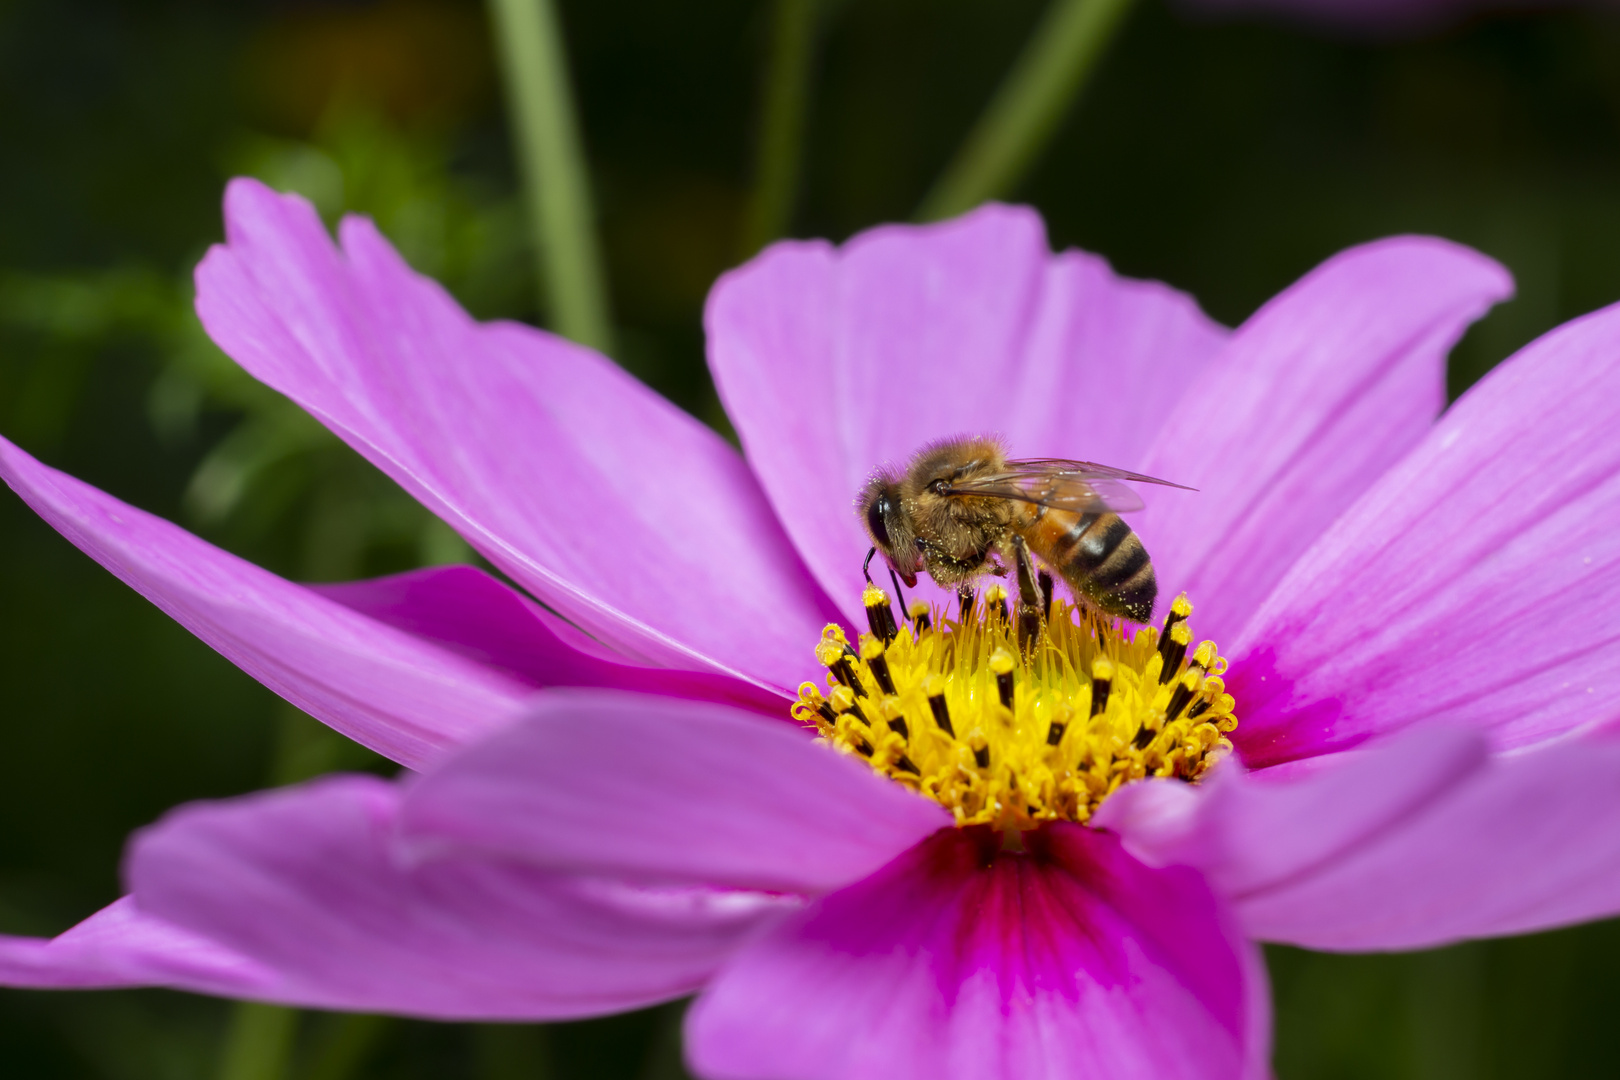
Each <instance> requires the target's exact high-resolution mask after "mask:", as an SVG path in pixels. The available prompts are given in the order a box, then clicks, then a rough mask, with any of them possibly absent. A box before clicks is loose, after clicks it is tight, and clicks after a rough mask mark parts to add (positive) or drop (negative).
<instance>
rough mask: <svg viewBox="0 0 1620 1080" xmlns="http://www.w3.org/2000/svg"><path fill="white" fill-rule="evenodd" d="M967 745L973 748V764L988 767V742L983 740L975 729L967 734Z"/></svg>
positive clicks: (983, 767)
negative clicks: (970, 733)
mask: <svg viewBox="0 0 1620 1080" xmlns="http://www.w3.org/2000/svg"><path fill="white" fill-rule="evenodd" d="M968 746H969V747H970V748H971V749H972V750H973V764H975V765H977V766H978V767H979V768H981V769H988V768H989V767H990V744H989V743H988V742H986V741H985V739H984V736H983V735H980V734H979V733H978V732H977V731H975V732H974V733H973V734H972V735H970V736H968Z"/></svg>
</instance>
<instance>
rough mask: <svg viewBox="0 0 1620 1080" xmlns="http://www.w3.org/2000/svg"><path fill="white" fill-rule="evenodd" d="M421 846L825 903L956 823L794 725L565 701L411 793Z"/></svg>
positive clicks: (607, 699)
mask: <svg viewBox="0 0 1620 1080" xmlns="http://www.w3.org/2000/svg"><path fill="white" fill-rule="evenodd" d="M409 790H410V794H409V796H408V797H407V799H406V801H405V805H404V807H403V809H402V812H401V822H402V825H403V827H404V828H405V830H406V832H407V833H408V834H409V835H410V837H411V838H412V841H413V843H414V844H416V845H417V846H419V847H420V848H421V849H422V850H424V851H428V852H432V851H434V850H436V849H437V848H438V847H439V846H440V845H444V844H449V845H451V846H453V847H454V848H456V849H457V850H471V851H480V852H484V853H486V854H490V855H498V856H502V857H507V858H512V859H517V860H522V861H525V862H528V863H531V864H533V865H536V866H540V867H543V868H545V869H548V870H553V871H569V872H583V873H591V874H603V875H609V876H623V877H628V878H630V879H632V880H643V881H658V882H675V883H705V884H713V885H723V886H730V887H736V888H745V889H765V890H774V891H787V892H811V893H815V892H823V891H826V890H828V889H835V888H838V887H840V886H842V885H844V884H847V883H848V882H850V881H853V880H856V879H857V878H860V877H863V876H865V875H866V874H869V873H871V872H872V871H873V870H876V869H877V868H878V867H880V866H882V865H883V864H884V863H886V862H888V861H889V860H890V859H891V858H893V857H894V856H895V855H896V854H897V853H899V852H901V851H904V850H905V849H906V848H908V847H910V846H911V845H912V844H914V843H916V842H917V841H918V840H920V839H922V838H923V837H924V836H927V835H928V834H929V833H931V832H933V831H934V830H936V829H939V828H942V827H944V826H947V825H949V824H950V821H951V818H950V815H949V814H947V813H946V812H945V811H944V810H943V809H942V808H941V807H940V806H939V805H938V804H936V803H933V802H930V801H928V800H926V799H924V798H921V797H920V796H917V795H914V794H912V793H911V792H909V791H907V790H906V789H905V788H903V787H901V786H900V785H899V784H896V783H893V782H891V781H889V780H885V779H883V778H882V777H880V776H878V775H877V774H876V773H874V772H873V771H872V770H871V769H870V768H869V767H868V766H867V765H865V764H864V763H862V762H859V761H857V760H855V759H854V758H850V757H845V756H843V755H841V754H839V753H837V752H836V751H834V750H832V749H831V748H830V747H827V746H822V745H817V744H815V743H813V742H812V741H811V740H809V739H808V738H805V737H804V735H803V734H802V733H800V732H797V731H794V730H793V729H792V728H790V727H788V726H787V725H780V724H762V723H760V722H759V720H758V718H757V717H755V716H753V715H752V714H750V713H744V712H739V711H737V710H735V709H731V708H727V707H726V706H723V705H715V704H708V703H702V702H693V701H676V700H672V699H666V698H655V697H647V696H643V695H639V694H625V693H616V692H611V691H603V690H556V691H550V692H547V693H546V694H545V695H543V696H542V697H541V698H540V699H539V700H538V702H537V704H536V707H535V710H534V712H533V713H532V714H531V716H530V717H529V718H528V719H527V720H526V721H524V722H523V723H522V724H520V725H517V726H515V727H513V728H511V729H510V730H508V731H506V732H503V733H501V734H500V735H498V736H496V737H494V738H492V739H490V740H489V741H487V742H485V743H482V744H480V745H479V746H477V747H474V748H472V749H470V750H468V751H467V752H465V753H463V754H461V755H459V756H458V757H456V758H455V759H454V760H452V761H450V762H447V763H446V765H445V766H444V767H443V768H441V769H438V770H437V771H435V772H433V773H430V774H428V775H426V776H423V777H419V778H417V779H416V780H415V782H414V783H413V784H412V786H411V787H410V789H409Z"/></svg>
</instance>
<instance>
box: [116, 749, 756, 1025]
mask: <svg viewBox="0 0 1620 1080" xmlns="http://www.w3.org/2000/svg"><path fill="white" fill-rule="evenodd" d="M397 806H398V789H397V788H395V787H394V786H392V785H389V784H386V783H384V782H382V781H380V780H376V779H373V778H370V777H335V778H330V779H327V780H322V781H317V782H315V783H313V784H310V785H306V786H304V787H302V788H291V789H283V790H280V791H276V792H271V793H265V794H260V795H256V796H250V797H248V798H244V799H236V800H232V801H229V802H223V803H214V804H196V805H193V806H190V807H186V808H183V809H181V810H179V811H176V812H175V813H173V814H171V815H170V816H169V817H168V818H166V819H165V820H164V821H163V822H161V823H160V824H158V825H156V826H154V827H153V828H151V829H148V830H146V831H145V832H144V833H142V834H140V835H139V836H138V838H137V839H136V841H135V843H134V845H133V847H132V851H131V856H130V860H129V867H128V876H129V879H130V882H131V884H132V886H133V888H134V893H135V896H136V899H137V901H138V902H139V903H140V905H141V907H142V909H143V910H145V911H150V912H152V913H154V914H155V915H157V916H158V917H161V918H164V919H167V920H170V921H172V922H173V923H176V924H178V925H181V926H184V927H186V928H188V929H190V930H192V931H193V932H195V933H199V934H203V935H206V936H207V937H208V938H209V939H212V940H215V941H219V942H222V943H224V944H225V945H226V946H228V947H229V948H231V949H234V950H236V951H237V952H239V953H241V954H243V955H245V956H248V957H251V958H252V960H253V961H254V962H255V963H257V964H259V965H261V966H262V967H264V968H267V969H269V970H271V971H273V972H274V973H275V975H276V982H275V983H274V984H273V985H272V986H269V987H268V988H262V989H259V990H255V991H253V992H252V993H251V996H255V997H264V998H268V999H271V1000H276V1001H283V1002H288V1003H292V1004H298V1005H306V1006H313V1007H317V1008H329V1009H354V1010H365V1011H385V1012H396V1013H405V1014H412V1015H420V1016H429V1017H441V1018H464V1019H545V1018H557V1017H569V1016H583V1015H592V1014H597V1013H604V1012H616V1011H620V1010H623V1009H630V1008H635V1007H638V1006H641V1005H645V1004H648V1003H651V1002H655V1001H661V1000H665V999H668V998H672V997H677V996H680V995H682V994H685V993H689V992H691V991H692V990H693V989H695V988H696V987H697V986H699V985H700V984H701V983H702V982H703V981H704V980H705V979H706V978H707V977H708V975H709V974H710V972H711V971H712V970H713V969H714V967H715V966H716V964H717V963H718V962H719V961H720V960H721V959H722V958H723V957H724V956H726V955H728V954H729V953H730V951H731V950H732V949H733V948H734V947H735V945H736V943H737V942H738V941H739V940H740V939H741V938H742V937H743V936H745V935H747V934H749V933H751V932H754V931H756V930H757V928H758V927H759V926H760V925H762V923H764V922H768V921H770V920H771V919H774V918H776V917H778V915H779V913H780V912H781V911H782V910H783V909H784V903H785V902H784V901H783V900H782V899H780V898H773V897H767V896H760V895H758V894H747V893H737V892H724V891H718V890H712V889H707V890H705V889H697V888H686V889H667V888H666V889H656V888H635V887H632V886H627V885H624V884H621V883H617V882H613V881H610V880H593V879H589V878H578V877H565V876H559V875H551V874H546V873H543V872H541V871H538V870H535V869H533V868H529V867H521V866H516V865H513V864H508V863H502V862H500V861H498V860H483V859H478V858H468V857H464V856H461V855H459V854H453V853H447V857H445V858H443V859H438V860H433V861H430V862H427V863H424V864H417V865H412V864H410V863H408V862H406V861H404V860H402V859H401V858H400V857H399V856H400V852H399V845H398V843H397V835H396V829H395V816H396V811H397Z"/></svg>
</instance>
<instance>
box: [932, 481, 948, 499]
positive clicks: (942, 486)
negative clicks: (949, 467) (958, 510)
mask: <svg viewBox="0 0 1620 1080" xmlns="http://www.w3.org/2000/svg"><path fill="white" fill-rule="evenodd" d="M950 488H951V485H950V483H949V482H947V481H945V480H935V481H933V482H932V483H930V484H929V485H928V490H929V491H932V492H933V493H934V494H935V495H948V494H950Z"/></svg>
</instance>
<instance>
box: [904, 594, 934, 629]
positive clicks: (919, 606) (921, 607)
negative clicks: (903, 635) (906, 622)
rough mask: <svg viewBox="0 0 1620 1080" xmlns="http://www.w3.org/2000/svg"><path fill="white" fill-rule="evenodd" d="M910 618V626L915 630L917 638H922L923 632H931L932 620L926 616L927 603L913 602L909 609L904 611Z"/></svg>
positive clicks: (923, 601) (921, 601)
mask: <svg viewBox="0 0 1620 1080" xmlns="http://www.w3.org/2000/svg"><path fill="white" fill-rule="evenodd" d="M906 614H908V615H910V616H911V625H912V626H914V627H915V628H916V634H917V637H919V638H920V637H922V636H923V633H924V631H927V630H931V629H932V628H933V626H934V620H933V619H932V618H931V617H930V616H929V614H928V603H927V601H925V600H913V601H912V602H911V607H910V608H908V609H907V610H906Z"/></svg>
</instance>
